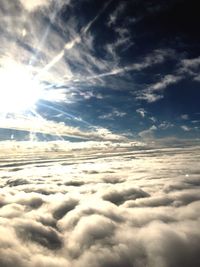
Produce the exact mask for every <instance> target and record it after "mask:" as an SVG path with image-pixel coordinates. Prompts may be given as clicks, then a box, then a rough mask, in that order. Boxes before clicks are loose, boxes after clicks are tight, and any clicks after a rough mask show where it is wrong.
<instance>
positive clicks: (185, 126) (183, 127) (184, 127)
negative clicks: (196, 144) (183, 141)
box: [181, 125, 191, 132]
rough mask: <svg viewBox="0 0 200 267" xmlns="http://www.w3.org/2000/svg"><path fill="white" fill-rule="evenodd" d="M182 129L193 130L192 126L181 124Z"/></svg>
mask: <svg viewBox="0 0 200 267" xmlns="http://www.w3.org/2000/svg"><path fill="white" fill-rule="evenodd" d="M181 129H182V130H183V131H185V132H189V131H191V128H190V127H188V126H187V125H181Z"/></svg>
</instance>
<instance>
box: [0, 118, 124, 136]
mask: <svg viewBox="0 0 200 267" xmlns="http://www.w3.org/2000/svg"><path fill="white" fill-rule="evenodd" d="M115 115H116V114H115ZM122 115H123V116H124V115H125V114H123V113H117V115H116V116H122ZM75 120H79V119H78V118H76V119H75ZM0 128H3V129H13V130H20V131H28V132H30V133H44V134H50V135H54V136H57V137H58V138H59V137H60V138H62V137H63V136H71V137H75V138H83V139H102V140H106V139H107V140H120V139H121V140H123V139H124V140H125V139H126V137H125V136H122V135H118V134H115V133H113V132H112V131H110V130H108V129H106V128H103V127H95V126H92V125H91V127H90V129H88V130H86V131H82V130H81V129H80V128H78V127H73V126H68V125H66V124H65V123H63V122H60V123H58V122H56V121H50V120H46V119H43V118H41V117H37V116H29V117H26V116H23V115H21V116H14V117H13V118H12V117H11V118H4V117H3V118H1V120H0Z"/></svg>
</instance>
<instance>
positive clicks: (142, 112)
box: [136, 108, 147, 118]
mask: <svg viewBox="0 0 200 267" xmlns="http://www.w3.org/2000/svg"><path fill="white" fill-rule="evenodd" d="M136 112H137V113H138V114H139V115H140V116H141V117H142V118H144V117H145V116H146V114H147V112H146V110H145V109H143V108H138V109H136Z"/></svg>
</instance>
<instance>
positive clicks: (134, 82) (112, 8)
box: [0, 0, 200, 140]
mask: <svg viewBox="0 0 200 267" xmlns="http://www.w3.org/2000/svg"><path fill="white" fill-rule="evenodd" d="M196 10H197V6H196V4H195V1H190V3H188V1H184V0H176V1H167V2H166V1H145V2H144V1H134V0H132V1H131V0H130V1H92V0H90V1H88V0H87V1H86V0H79V1H72V0H71V1H70V0H68V1H62V0H60V1H46V0H40V1H37V2H35V3H31V2H30V1H22V0H20V1H15V2H14V3H8V2H7V1H1V4H0V15H1V16H0V17H1V19H0V20H1V23H0V24H1V26H0V31H1V57H0V65H1V72H2V74H0V75H1V77H0V78H1V79H0V81H1V98H2V99H3V100H2V102H3V101H4V98H5V92H6V91H8V84H9V81H8V82H7V80H9V79H11V80H12V79H13V81H14V79H15V78H16V77H14V75H13V72H10V73H9V70H10V67H8V65H9V66H10V65H11V66H14V67H12V69H14V70H15V69H19V68H23V69H25V70H27V69H28V72H29V74H31V79H32V80H34V82H35V81H36V82H37V84H39V87H40V88H42V89H41V90H42V93H41V94H40V96H39V97H38V99H37V101H35V102H34V105H32V106H31V105H30V106H28V107H26V108H23V109H18V110H13V109H12V108H11V109H10V110H9V108H6V109H4V110H0V111H1V114H0V115H1V118H0V119H1V120H0V127H1V129H0V138H1V140H7V139H16V140H28V139H30V136H33V135H34V136H35V137H34V138H38V139H44V140H45V139H47V140H49V139H50V140H51V139H60V138H61V139H62V138H64V139H69V138H72V139H73V138H78V139H79V138H87V139H92V140H93V139H95V138H97V139H98V138H105V139H106V136H107V138H108V139H110V138H111V136H112V138H113V139H114V140H115V139H120V138H131V139H149V138H163V137H165V138H166V137H167V138H169V137H176V138H191V139H192V138H198V137H199V134H200V128H199V122H200V109H199V97H200V91H199V85H200V73H199V70H200V55H199V52H200V50H199V35H198V27H197V26H198V23H199V17H198V14H197V13H198V12H197V11H196ZM8 62H9V64H8ZM10 62H11V63H10ZM14 72H15V71H14ZM5 73H6V75H7V76H6V77H9V78H7V80H6V81H4V80H5V78H4V76H5ZM22 76H23V77H24V75H22ZM2 80H3V81H4V82H2ZM20 83H21V84H23V83H24V78H22V81H21V82H20ZM20 83H19V84H17V83H16V82H15V81H14V82H13V84H9V87H10V86H11V85H12V87H13V88H14V89H13V90H11V93H10V95H9V99H12V101H11V103H12V104H13V105H15V103H17V102H19V99H23V95H24V94H25V93H24V91H20V90H19V88H20V87H22V86H21V84H20ZM26 87H28V85H26ZM6 101H8V102H10V100H8V99H7V100H6ZM4 102H5V101H4ZM1 104H2V103H1ZM5 106H6V107H7V106H9V103H8V104H7V105H5ZM33 125H34V126H33ZM38 125H39V126H38ZM53 128H54V129H56V130H53V131H52V129H53ZM102 133H103V134H102ZM102 136H103V137H102ZM31 138H32V137H31ZM112 138H111V139H112Z"/></svg>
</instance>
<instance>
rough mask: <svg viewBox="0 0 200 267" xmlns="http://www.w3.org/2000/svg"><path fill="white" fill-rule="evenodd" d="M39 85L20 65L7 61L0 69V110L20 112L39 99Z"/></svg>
mask: <svg viewBox="0 0 200 267" xmlns="http://www.w3.org/2000/svg"><path fill="white" fill-rule="evenodd" d="M40 95H41V86H40V84H39V82H37V81H36V80H34V79H33V77H32V75H31V73H29V71H28V70H27V68H25V67H24V66H22V65H19V64H17V63H15V62H9V61H8V62H7V64H6V66H3V67H2V68H1V69H0V112H5V113H9V112H14V113H16V112H22V111H26V110H29V109H31V108H33V107H34V106H35V104H36V102H37V101H38V100H39V99H40Z"/></svg>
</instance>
